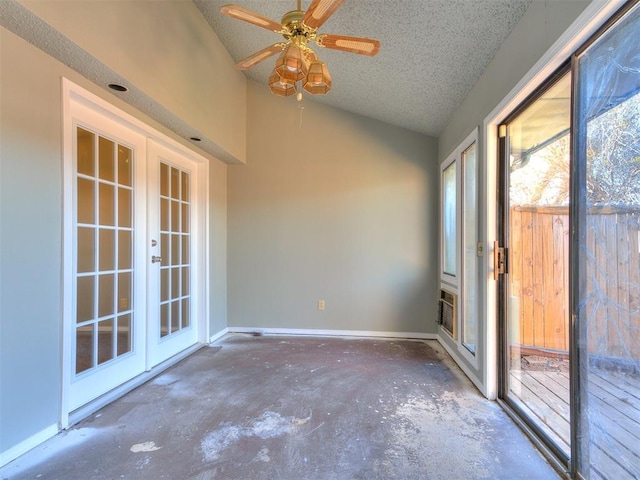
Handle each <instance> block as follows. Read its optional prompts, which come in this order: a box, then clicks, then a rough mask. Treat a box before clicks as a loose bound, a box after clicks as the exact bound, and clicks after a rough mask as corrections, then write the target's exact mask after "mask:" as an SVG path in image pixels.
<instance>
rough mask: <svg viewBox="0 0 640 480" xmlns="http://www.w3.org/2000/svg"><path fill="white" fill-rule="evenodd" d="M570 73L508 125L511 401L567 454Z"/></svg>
mask: <svg viewBox="0 0 640 480" xmlns="http://www.w3.org/2000/svg"><path fill="white" fill-rule="evenodd" d="M570 95H571V77H570V74H566V75H564V76H563V77H561V78H560V79H558V80H557V81H556V82H555V83H553V84H552V85H551V86H549V87H548V88H547V90H546V91H545V92H544V93H542V95H541V96H540V97H539V98H537V99H536V100H535V101H533V102H532V103H531V104H530V105H529V106H528V107H527V108H526V109H525V110H523V111H522V112H521V113H520V114H518V116H517V117H515V118H514V119H513V120H511V121H510V122H509V123H508V135H509V136H508V138H509V159H508V165H507V169H508V172H507V175H508V177H507V178H508V179H509V183H508V185H509V188H508V202H507V203H508V204H507V206H506V207H507V208H506V209H505V210H506V212H507V218H508V223H507V228H508V232H509V238H508V251H509V260H508V265H509V271H508V275H507V276H506V279H507V284H506V287H507V295H508V297H507V307H506V318H507V324H506V328H507V335H506V352H504V355H505V358H506V364H507V365H506V367H507V375H506V385H507V392H506V395H507V398H508V400H509V401H510V403H511V404H512V405H515V406H516V408H517V409H518V410H519V411H520V412H521V414H522V415H524V416H525V417H526V418H527V419H528V420H529V422H530V423H531V424H532V425H534V428H536V430H538V431H539V432H540V433H541V434H542V436H543V437H544V438H546V439H547V440H548V441H549V442H550V443H551V444H553V445H555V448H556V450H558V451H559V452H560V454H564V455H565V456H566V457H569V455H570V444H571V442H570V437H571V432H570V426H569V422H570V415H569V412H570V408H569V329H568V325H569V308H568V301H569V296H568V277H569V268H568V266H569V251H568V250H569V248H568V242H569V208H568V205H569V146H570V140H569V124H570V111H571V100H570Z"/></svg>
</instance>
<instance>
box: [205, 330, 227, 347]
mask: <svg viewBox="0 0 640 480" xmlns="http://www.w3.org/2000/svg"><path fill="white" fill-rule="evenodd" d="M227 333H229V329H228V328H223V329H222V330H220V331H219V332H216V333H214V334H213V335H211V337H209V343H213V342H217V341H218V340H220V339H221V338H222V337H224V336H225V335H226V334H227Z"/></svg>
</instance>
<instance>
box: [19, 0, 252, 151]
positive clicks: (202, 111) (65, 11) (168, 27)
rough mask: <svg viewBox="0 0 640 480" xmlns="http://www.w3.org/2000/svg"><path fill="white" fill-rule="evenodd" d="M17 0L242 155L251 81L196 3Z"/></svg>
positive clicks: (181, 0)
mask: <svg viewBox="0 0 640 480" xmlns="http://www.w3.org/2000/svg"><path fill="white" fill-rule="evenodd" d="M8 1H13V0H8ZM19 1H20V4H21V5H22V6H24V7H26V8H27V9H28V10H29V11H31V12H33V13H34V14H35V15H36V16H37V17H39V18H40V19H42V20H43V21H45V22H46V23H47V24H49V25H50V26H52V27H53V28H54V29H56V30H57V31H59V32H60V33H61V34H62V35H64V36H65V37H67V38H68V39H69V40H71V41H72V42H73V43H75V44H76V45H78V46H79V47H80V48H81V49H82V50H84V51H85V52H87V53H88V54H89V55H91V56H92V57H93V58H95V59H96V60H97V61H98V62H100V63H101V64H103V65H104V66H106V67H107V68H108V69H111V70H112V71H114V72H116V73H117V74H119V75H120V76H122V77H123V78H124V79H125V80H126V82H127V84H128V85H129V86H135V87H136V88H137V89H139V90H140V91H141V92H143V93H144V94H145V95H146V96H147V97H148V98H150V99H151V100H152V101H153V102H157V103H158V104H159V105H160V106H161V107H163V108H164V109H166V110H167V111H169V112H171V113H172V114H173V115H175V116H177V117H178V118H179V119H181V120H182V121H184V122H185V123H186V124H188V125H190V126H191V127H193V129H194V130H196V131H197V132H199V134H200V135H201V136H204V137H206V138H207V139H210V140H211V141H212V142H213V143H215V144H216V145H217V146H218V147H220V148H221V149H222V150H224V151H225V152H227V153H228V154H229V155H230V156H231V157H234V158H235V159H237V160H238V161H239V162H244V161H245V158H246V109H247V106H246V86H245V83H246V81H245V78H244V76H243V75H242V73H240V72H239V71H237V70H236V69H235V68H234V66H233V60H232V59H231V57H230V55H229V53H228V52H227V51H226V50H225V48H224V46H223V45H222V43H221V42H220V40H219V39H218V37H217V36H216V35H215V34H214V33H213V32H212V30H211V27H209V25H208V24H207V22H206V20H205V19H204V17H203V16H202V14H201V13H200V11H199V10H198V9H197V8H196V6H195V5H194V4H193V2H191V1H184V0H163V1H153V2H152V3H153V8H149V5H150V3H149V2H147V1H117V0H105V1H86V0H56V1H51V0H19ZM107 82H108V80H105V83H107Z"/></svg>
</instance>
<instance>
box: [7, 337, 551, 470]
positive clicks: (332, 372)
mask: <svg viewBox="0 0 640 480" xmlns="http://www.w3.org/2000/svg"><path fill="white" fill-rule="evenodd" d="M0 478H1V479H11V480H14V479H64V480H69V479H83V480H84V479H119V478H125V479H163V478H164V479H172V480H182V479H185V480H186V479H188V480H211V479H229V480H231V479H238V480H258V479H269V480H276V479H286V480H305V479H318V480H333V479H336V480H343V479H363V480H374V479H404V480H409V479H421V480H423V479H446V480H451V479H455V480H458V479H509V480H513V479H527V480H533V479H544V480H548V479H557V478H559V477H558V475H557V474H556V473H555V471H554V470H553V469H552V468H551V467H550V466H549V464H548V463H547V462H546V461H545V460H544V459H543V458H542V457H541V456H540V454H539V453H538V451H537V450H536V449H535V448H534V447H533V445H532V444H531V443H530V442H529V440H528V439H527V438H526V437H525V436H524V435H523V434H522V433H521V431H520V430H519V429H518V428H517V427H516V426H515V424H514V423H512V422H511V421H510V419H509V418H508V417H507V416H506V414H505V413H504V412H503V411H502V410H501V408H500V407H499V406H498V405H497V404H496V403H495V402H490V401H487V400H486V399H484V398H483V397H482V396H481V395H480V393H478V391H477V390H476V389H475V388H474V387H473V385H472V384H471V383H470V382H469V380H468V379H467V378H466V377H465V376H464V375H463V373H462V372H461V371H460V369H459V368H458V367H457V366H456V365H455V364H454V363H453V361H452V360H451V358H450V357H449V356H448V355H447V354H446V352H445V351H444V350H443V349H442V347H441V346H440V345H439V344H438V343H437V342H435V341H408V340H381V339H354V338H318V337H252V336H247V335H228V336H226V337H225V338H223V339H222V340H221V341H219V342H217V343H216V344H214V345H213V346H210V347H205V348H202V349H201V350H199V351H198V352H196V353H195V354H193V355H192V356H190V357H189V358H187V359H185V360H183V361H182V362H180V363H179V364H177V365H176V366H174V367H172V368H171V369H169V370H167V371H166V372H165V373H163V374H162V375H160V376H158V377H156V378H155V379H154V380H152V381H150V382H148V383H146V384H145V385H143V386H141V387H139V388H138V389H136V390H134V391H133V392H131V393H129V394H128V395H126V396H124V397H122V398H121V399H119V400H117V401H116V402H114V403H112V404H111V405H108V406H107V407H105V408H103V409H102V410H100V411H99V412H98V413H96V414H94V415H92V416H91V417H90V418H87V419H86V420H84V421H83V422H81V423H79V424H78V425H76V426H75V427H74V428H72V429H70V430H68V431H65V432H63V433H61V434H59V435H58V436H56V437H54V438H53V439H51V440H49V441H47V442H45V443H44V444H42V445H40V446H39V447H37V448H35V449H34V450H32V451H31V452H29V453H27V454H26V455H24V456H23V457H21V458H19V459H18V460H16V461H14V462H13V463H11V464H9V465H7V466H5V467H4V468H3V469H1V470H0Z"/></svg>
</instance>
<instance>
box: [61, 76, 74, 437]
mask: <svg viewBox="0 0 640 480" xmlns="http://www.w3.org/2000/svg"><path fill="white" fill-rule="evenodd" d="M61 120H62V265H68V263H67V262H68V261H72V259H73V257H74V255H73V215H69V212H70V210H71V208H72V205H73V189H74V186H73V174H74V172H73V168H72V165H73V122H72V121H71V91H70V89H69V85H68V80H67V79H66V78H64V77H63V78H62V119H61ZM61 276H62V289H61V290H62V298H61V300H62V325H61V326H60V327H61V328H60V329H61V332H62V333H61V335H60V337H61V342H62V345H61V351H62V362H61V364H62V382H61V384H60V400H61V401H60V427H61V428H67V427H68V425H69V411H68V408H67V405H68V404H69V389H68V387H67V386H68V385H70V384H71V380H72V378H71V368H72V355H73V352H72V345H73V335H72V331H71V329H70V328H66V326H65V325H66V324H65V322H66V319H68V318H71V317H72V315H73V288H67V287H65V286H67V285H69V286H70V285H73V282H74V278H73V268H69V267H68V266H67V267H63V268H62V272H61Z"/></svg>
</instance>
